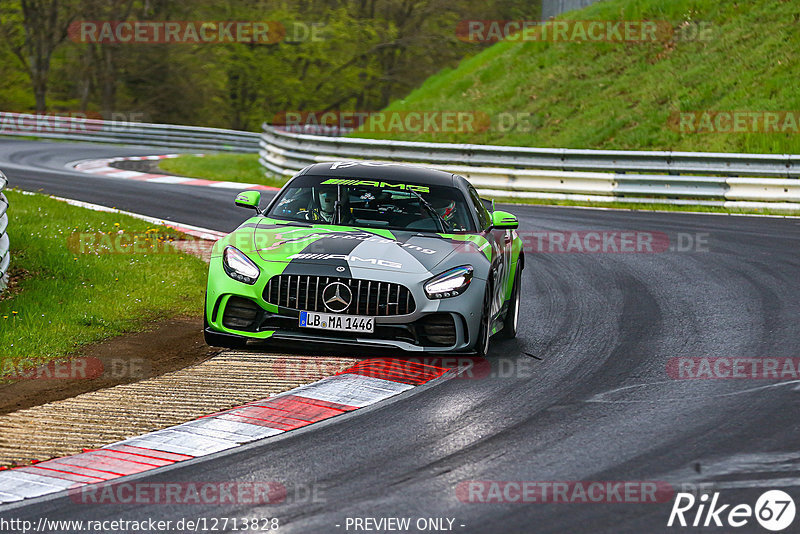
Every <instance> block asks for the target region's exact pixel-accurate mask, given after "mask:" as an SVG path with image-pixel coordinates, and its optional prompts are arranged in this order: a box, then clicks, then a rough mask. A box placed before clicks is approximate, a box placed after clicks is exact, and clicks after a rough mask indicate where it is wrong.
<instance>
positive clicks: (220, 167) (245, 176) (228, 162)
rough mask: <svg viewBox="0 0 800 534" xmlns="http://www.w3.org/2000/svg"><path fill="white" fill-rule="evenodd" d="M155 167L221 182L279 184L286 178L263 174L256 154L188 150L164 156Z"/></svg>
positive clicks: (181, 174)
mask: <svg viewBox="0 0 800 534" xmlns="http://www.w3.org/2000/svg"><path fill="white" fill-rule="evenodd" d="M158 166H159V168H160V169H162V170H164V171H166V172H168V173H170V174H177V175H179V176H188V177H189V178H204V179H206V180H219V181H225V182H243V183H248V184H259V185H268V186H271V187H281V186H282V185H283V184H285V183H286V178H277V177H273V176H266V175H265V174H264V169H263V167H261V165H260V164H259V163H258V154H209V155H206V156H192V155H189V154H186V155H182V156H180V157H177V158H171V159H164V160H161V161H160V162H159V164H158Z"/></svg>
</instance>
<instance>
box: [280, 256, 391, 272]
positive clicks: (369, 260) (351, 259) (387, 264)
mask: <svg viewBox="0 0 800 534" xmlns="http://www.w3.org/2000/svg"><path fill="white" fill-rule="evenodd" d="M289 259H290V260H343V261H348V262H354V263H355V262H359V261H360V262H362V263H369V264H372V265H378V266H380V267H391V268H392V269H402V268H403V264H402V263H397V262H396V261H389V260H379V259H377V258H359V257H358V256H349V255H347V254H306V253H302V254H293V255H291V256H289Z"/></svg>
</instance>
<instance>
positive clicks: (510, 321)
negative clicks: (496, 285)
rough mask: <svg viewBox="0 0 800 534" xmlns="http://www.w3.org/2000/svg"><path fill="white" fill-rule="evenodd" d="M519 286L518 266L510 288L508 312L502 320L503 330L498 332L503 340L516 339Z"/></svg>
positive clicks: (520, 274)
mask: <svg viewBox="0 0 800 534" xmlns="http://www.w3.org/2000/svg"><path fill="white" fill-rule="evenodd" d="M521 286H522V269H520V268H519V266H518V267H517V274H516V275H514V286H513V287H512V288H511V299H510V300H509V302H508V311H507V312H506V318H505V319H504V320H503V329H502V330H501V331H500V337H502V338H503V339H514V338H515V337H517V326H518V325H519V303H520V288H521Z"/></svg>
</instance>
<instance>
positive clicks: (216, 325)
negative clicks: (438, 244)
mask: <svg viewBox="0 0 800 534" xmlns="http://www.w3.org/2000/svg"><path fill="white" fill-rule="evenodd" d="M215 269H216V271H215ZM210 270H211V271H210V275H209V284H208V291H207V297H206V299H207V300H206V310H207V316H206V321H207V323H208V327H207V329H208V331H209V332H210V333H215V334H227V335H230V336H235V337H236V338H238V339H240V340H241V339H249V340H255V341H267V340H275V341H282V342H289V343H297V344H301V343H302V344H306V343H322V344H332V345H352V346H360V347H365V346H366V347H375V348H392V349H399V350H403V351H409V352H466V351H469V350H471V348H472V346H473V345H474V343H475V339H476V338H477V332H478V329H479V324H480V311H481V306H482V303H483V291H484V289H485V282H484V281H483V280H480V279H473V281H472V284H470V287H469V288H468V289H467V290H466V291H465V292H464V293H463V294H461V295H459V296H457V297H452V298H448V299H440V300H430V299H428V298H427V296H425V294H424V291H423V289H422V283H423V280H422V279H421V277H420V276H419V275H416V276H415V275H411V274H408V273H388V274H389V275H390V276H388V275H387V272H386V271H379V270H374V271H370V272H366V271H364V272H360V273H357V277H358V278H369V279H373V280H376V281H382V282H391V283H395V284H402V285H404V286H405V287H407V288H408V289H409V290H410V291H411V293H412V295H413V297H414V301H415V302H416V307H415V309H414V311H413V312H412V313H409V314H407V315H392V316H377V317H375V332H374V333H372V334H361V333H359V334H354V333H347V332H331V331H328V330H319V329H312V328H304V327H300V326H299V312H298V311H296V310H291V309H286V308H278V307H277V306H275V305H272V304H269V303H268V302H267V301H266V300H265V298H264V289H265V287H266V284H267V282H268V280H269V279H270V278H271V277H272V276H274V275H276V274H280V273H265V272H262V274H261V276H260V277H259V279H258V280H257V281H256V283H255V284H253V285H248V284H243V283H241V282H237V281H235V280H233V279H231V278H229V277H228V276H227V275H225V274H224V272H223V270H222V264H221V259H220V258H212V261H211V266H210ZM354 274H356V273H354ZM332 276H336V275H335V274H332ZM354 278H355V276H354Z"/></svg>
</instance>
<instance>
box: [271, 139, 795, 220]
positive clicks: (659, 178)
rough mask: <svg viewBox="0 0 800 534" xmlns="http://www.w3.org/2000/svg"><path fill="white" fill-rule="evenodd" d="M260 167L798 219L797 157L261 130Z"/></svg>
mask: <svg viewBox="0 0 800 534" xmlns="http://www.w3.org/2000/svg"><path fill="white" fill-rule="evenodd" d="M263 130H264V131H263V133H262V134H261V151H260V152H259V161H260V162H261V165H262V166H263V167H264V168H265V169H266V170H268V171H269V172H272V173H276V174H280V175H292V174H294V173H296V172H297V171H299V170H300V169H302V168H304V167H306V166H307V165H310V164H312V163H318V162H323V161H338V160H350V159H352V160H376V161H397V162H409V163H420V164H426V165H428V166H431V167H435V168H437V169H441V170H445V171H449V172H453V173H456V174H461V175H462V176H465V177H466V178H467V179H469V180H470V181H471V182H472V183H473V184H474V185H475V186H476V187H477V188H478V189H480V190H481V193H482V194H486V195H488V196H496V197H510V198H514V197H516V198H542V199H563V200H579V201H620V200H623V199H622V198H620V197H624V201H625V202H637V203H660V204H664V203H669V204H693V205H697V204H699V205H717V206H731V207H737V206H738V207H754V208H756V207H773V208H781V209H789V210H800V180H798V178H799V177H800V156H796V155H770V154H723V153H704V152H654V151H650V152H637V151H616V150H615V151H611V150H569V149H550V148H527V147H511V146H493V145H466V144H450V143H417V142H407V141H385V140H374V139H358V138H349V137H325V136H313V135H305V134H295V133H289V132H286V131H282V130H279V129H276V128H273V127H272V126H270V125H268V124H264V125H263Z"/></svg>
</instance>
